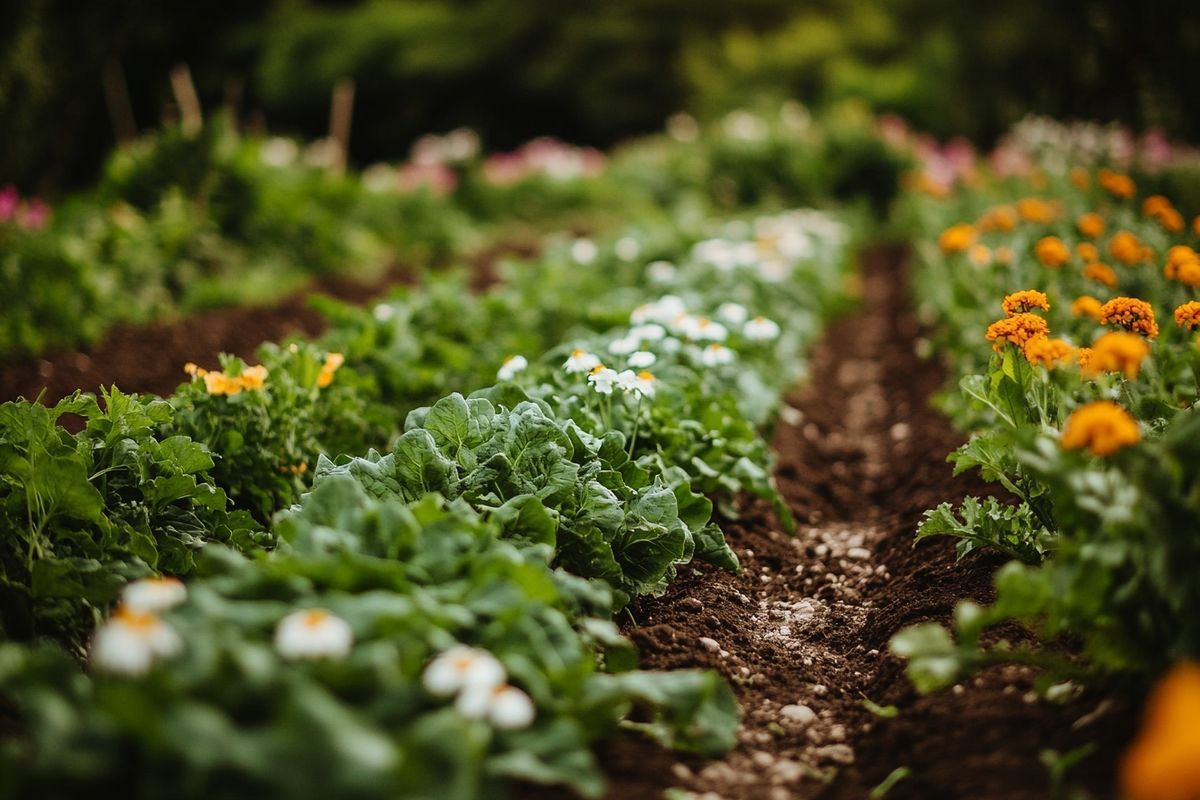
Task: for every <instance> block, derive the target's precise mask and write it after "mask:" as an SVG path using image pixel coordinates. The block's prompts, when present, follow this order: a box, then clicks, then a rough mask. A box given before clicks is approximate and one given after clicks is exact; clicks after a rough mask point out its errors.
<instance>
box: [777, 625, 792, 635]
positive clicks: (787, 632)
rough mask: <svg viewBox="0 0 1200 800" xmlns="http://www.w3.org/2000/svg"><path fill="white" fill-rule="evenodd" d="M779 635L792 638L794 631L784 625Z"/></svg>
mask: <svg viewBox="0 0 1200 800" xmlns="http://www.w3.org/2000/svg"><path fill="white" fill-rule="evenodd" d="M779 635H780V636H791V635H792V629H791V628H789V627H788V626H787V625H784V626H783V627H781V628H780V629H779Z"/></svg>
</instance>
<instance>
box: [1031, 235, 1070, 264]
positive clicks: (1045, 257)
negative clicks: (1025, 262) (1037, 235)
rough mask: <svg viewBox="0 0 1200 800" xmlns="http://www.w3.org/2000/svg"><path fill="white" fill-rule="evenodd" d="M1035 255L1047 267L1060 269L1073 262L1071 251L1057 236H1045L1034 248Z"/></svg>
mask: <svg viewBox="0 0 1200 800" xmlns="http://www.w3.org/2000/svg"><path fill="white" fill-rule="evenodd" d="M1033 254H1034V255H1036V256H1037V258H1038V261H1041V262H1042V263H1043V264H1045V265H1046V266H1047V267H1054V268H1058V267H1061V266H1063V265H1064V264H1066V263H1067V262H1069V261H1070V260H1071V251H1070V249H1068V248H1067V246H1066V245H1065V244H1063V241H1062V239H1059V238H1058V237H1057V236H1045V237H1043V238H1041V239H1039V240H1038V243H1037V244H1035V245H1034V246H1033Z"/></svg>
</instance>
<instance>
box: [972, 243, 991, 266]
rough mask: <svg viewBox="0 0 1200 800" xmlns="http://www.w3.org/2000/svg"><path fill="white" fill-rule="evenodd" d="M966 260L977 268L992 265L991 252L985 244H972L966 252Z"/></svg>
mask: <svg viewBox="0 0 1200 800" xmlns="http://www.w3.org/2000/svg"><path fill="white" fill-rule="evenodd" d="M967 258H969V259H971V263H972V264H974V265H975V266H977V267H986V266H987V265H988V264H991V263H992V250H991V248H990V247H988V246H987V245H986V244H973V245H971V249H970V250H968V251H967Z"/></svg>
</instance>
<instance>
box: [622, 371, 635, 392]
mask: <svg viewBox="0 0 1200 800" xmlns="http://www.w3.org/2000/svg"><path fill="white" fill-rule="evenodd" d="M617 387H618V388H619V389H620V390H621V391H622V392H625V394H629V393H630V392H636V391H638V379H637V373H636V372H634V371H633V370H631V369H624V370H621V371H620V372H619V373H617Z"/></svg>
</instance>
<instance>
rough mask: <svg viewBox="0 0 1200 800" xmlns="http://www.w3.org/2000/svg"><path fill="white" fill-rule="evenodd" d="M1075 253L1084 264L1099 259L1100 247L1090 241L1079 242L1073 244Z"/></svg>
mask: <svg viewBox="0 0 1200 800" xmlns="http://www.w3.org/2000/svg"><path fill="white" fill-rule="evenodd" d="M1075 255H1077V256H1079V258H1080V260H1081V261H1083V263H1085V264H1090V263H1091V262H1093V261H1099V260H1100V248H1098V247H1096V245H1094V244H1092V243H1091V242H1080V243H1079V244H1077V245H1075Z"/></svg>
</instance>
